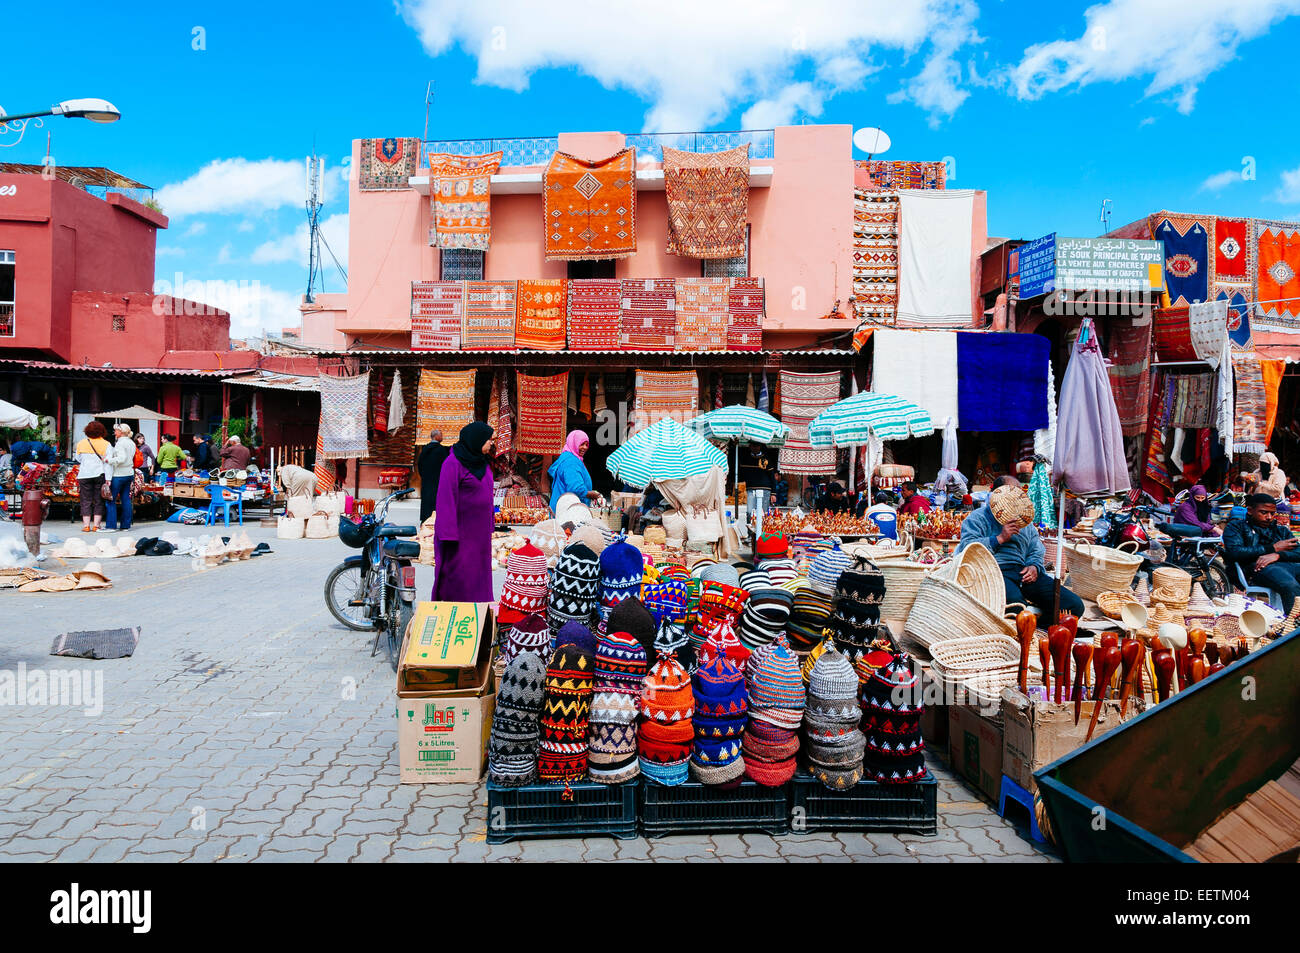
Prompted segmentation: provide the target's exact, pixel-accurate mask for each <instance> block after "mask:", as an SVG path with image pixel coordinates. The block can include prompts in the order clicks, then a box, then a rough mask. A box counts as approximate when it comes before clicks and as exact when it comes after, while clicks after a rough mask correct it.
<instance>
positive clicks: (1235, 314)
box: [1214, 284, 1255, 351]
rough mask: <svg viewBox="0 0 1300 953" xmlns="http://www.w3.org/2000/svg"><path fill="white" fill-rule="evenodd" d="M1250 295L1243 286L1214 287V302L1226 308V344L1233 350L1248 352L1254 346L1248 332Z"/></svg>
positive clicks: (1218, 285) (1249, 290)
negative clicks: (1220, 302) (1221, 303)
mask: <svg viewBox="0 0 1300 953" xmlns="http://www.w3.org/2000/svg"><path fill="white" fill-rule="evenodd" d="M1250 294H1251V289H1250V288H1249V287H1247V286H1245V285H1240V286H1239V285H1221V284H1216V285H1215V286H1214V300H1215V301H1216V302H1219V301H1222V302H1223V303H1224V304H1226V305H1227V308H1228V343H1229V344H1231V346H1232V348H1233V349H1234V350H1246V351H1248V350H1250V349H1251V348H1252V347H1254V346H1255V345H1254V341H1253V339H1252V337H1251V331H1250V325H1251V320H1250V301H1249V299H1250Z"/></svg>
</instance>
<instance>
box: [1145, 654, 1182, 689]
mask: <svg viewBox="0 0 1300 953" xmlns="http://www.w3.org/2000/svg"><path fill="white" fill-rule="evenodd" d="M1151 663H1152V664H1153V665H1154V666H1155V668H1156V696H1157V697H1158V698H1159V700H1160V701H1164V700H1165V699H1167V698H1168V697H1169V689H1170V688H1172V687H1173V682H1174V667H1175V666H1176V665H1177V664H1178V663H1177V662H1176V661H1175V660H1174V653H1173V652H1172V651H1170V650H1169V649H1156V650H1155V651H1154V652H1152V653H1151Z"/></svg>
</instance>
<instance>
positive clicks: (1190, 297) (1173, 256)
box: [1151, 212, 1214, 305]
mask: <svg viewBox="0 0 1300 953" xmlns="http://www.w3.org/2000/svg"><path fill="white" fill-rule="evenodd" d="M1151 221H1152V223H1153V227H1152V230H1151V237H1152V238H1154V239H1156V240H1157V241H1162V242H1164V243H1165V284H1166V287H1167V288H1168V290H1169V300H1170V301H1171V302H1172V303H1173V304H1176V305H1184V304H1191V303H1192V302H1195V301H1204V300H1205V299H1206V298H1207V297H1209V294H1210V236H1211V234H1213V232H1214V218H1213V217H1212V216H1211V217H1197V216H1193V215H1174V214H1172V213H1170V212H1160V213H1158V214H1156V215H1153V216H1152V217H1151Z"/></svg>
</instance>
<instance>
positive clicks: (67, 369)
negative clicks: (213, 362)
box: [0, 358, 231, 377]
mask: <svg viewBox="0 0 1300 953" xmlns="http://www.w3.org/2000/svg"><path fill="white" fill-rule="evenodd" d="M0 364H16V365H20V366H22V367H26V368H27V369H28V370H37V371H53V372H58V373H60V374H76V375H79V376H85V377H132V376H140V375H146V374H147V375H150V376H153V377H221V376H222V375H224V374H229V373H230V372H231V369H230V368H226V369H225V370H216V371H199V370H194V369H193V368H188V367H95V366H93V365H87V364H59V363H57V362H54V361H20V360H13V359H11V358H0Z"/></svg>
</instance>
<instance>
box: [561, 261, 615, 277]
mask: <svg viewBox="0 0 1300 953" xmlns="http://www.w3.org/2000/svg"><path fill="white" fill-rule="evenodd" d="M568 265H569V269H568V275H569V277H570V278H616V277H618V276H617V275H616V274H615V273H614V269H615V265H616V263H615V261H614V259H613V258H595V259H592V260H589V261H571V262H569V263H568Z"/></svg>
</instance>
